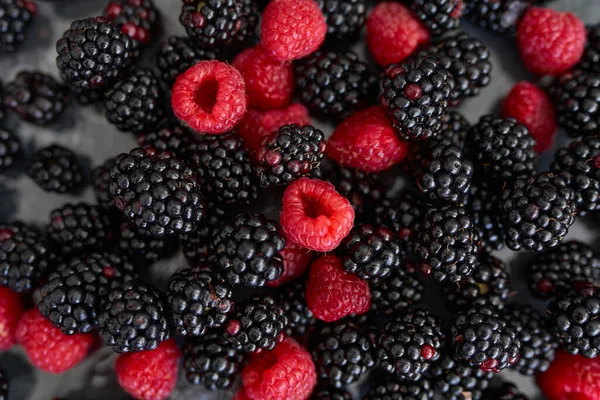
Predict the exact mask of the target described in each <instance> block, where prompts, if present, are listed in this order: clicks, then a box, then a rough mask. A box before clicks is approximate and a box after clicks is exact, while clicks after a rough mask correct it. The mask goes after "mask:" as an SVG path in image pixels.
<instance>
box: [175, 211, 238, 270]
mask: <svg viewBox="0 0 600 400" xmlns="http://www.w3.org/2000/svg"><path fill="white" fill-rule="evenodd" d="M205 214H206V218H205V219H204V223H203V224H201V225H200V226H198V227H197V228H196V230H194V231H192V232H190V233H186V234H185V235H181V250H182V251H183V255H184V256H185V258H186V260H187V261H188V263H189V264H190V265H198V264H203V263H206V262H207V261H209V260H210V261H211V262H213V261H214V256H212V255H211V254H209V253H210V251H209V242H210V238H211V235H212V233H213V231H214V230H215V229H216V228H217V227H218V226H220V225H221V224H222V223H223V222H224V221H225V220H226V219H228V218H230V217H231V216H230V215H228V213H227V212H226V211H225V209H224V208H222V207H221V206H220V205H218V204H215V203H214V202H213V201H211V200H209V201H207V203H206V205H205Z"/></svg>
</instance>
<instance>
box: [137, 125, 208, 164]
mask: <svg viewBox="0 0 600 400" xmlns="http://www.w3.org/2000/svg"><path fill="white" fill-rule="evenodd" d="M195 140H196V139H195V137H194V136H193V134H192V133H191V132H189V131H188V130H186V129H185V128H184V127H181V126H179V125H177V124H174V123H171V122H168V121H167V122H165V123H164V124H163V125H162V126H160V127H159V128H158V129H152V130H151V131H150V132H144V133H141V134H139V135H137V142H138V144H139V146H140V147H146V146H151V147H154V148H155V149H156V150H157V151H159V152H163V151H170V152H171V153H173V155H174V156H175V157H178V158H180V159H182V160H186V159H187V158H188V153H187V151H188V150H189V147H190V144H191V143H192V142H194V141H195Z"/></svg>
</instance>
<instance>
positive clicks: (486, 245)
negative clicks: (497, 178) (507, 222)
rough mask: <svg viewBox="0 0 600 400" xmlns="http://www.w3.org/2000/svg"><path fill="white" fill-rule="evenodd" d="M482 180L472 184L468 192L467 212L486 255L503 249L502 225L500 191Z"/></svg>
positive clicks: (492, 184)
mask: <svg viewBox="0 0 600 400" xmlns="http://www.w3.org/2000/svg"><path fill="white" fill-rule="evenodd" d="M495 186H496V185H495V184H494V183H493V182H492V183H489V182H487V181H484V180H483V179H478V180H476V181H474V182H473V184H472V185H471V189H470V190H469V201H468V203H467V206H466V208H467V211H468V212H469V213H470V214H471V216H472V217H473V222H474V223H475V226H476V227H477V228H479V233H480V239H481V247H482V249H483V250H485V251H487V252H488V253H490V252H493V251H499V250H502V249H503V248H504V226H503V225H502V217H501V215H500V214H501V208H500V198H501V191H500V190H499V189H498V188H496V187H495Z"/></svg>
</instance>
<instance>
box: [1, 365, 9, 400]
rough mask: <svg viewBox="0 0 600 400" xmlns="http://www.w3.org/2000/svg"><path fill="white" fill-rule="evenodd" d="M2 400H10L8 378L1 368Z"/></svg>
mask: <svg viewBox="0 0 600 400" xmlns="http://www.w3.org/2000/svg"><path fill="white" fill-rule="evenodd" d="M0 400H8V378H7V377H6V374H5V372H4V371H2V370H0Z"/></svg>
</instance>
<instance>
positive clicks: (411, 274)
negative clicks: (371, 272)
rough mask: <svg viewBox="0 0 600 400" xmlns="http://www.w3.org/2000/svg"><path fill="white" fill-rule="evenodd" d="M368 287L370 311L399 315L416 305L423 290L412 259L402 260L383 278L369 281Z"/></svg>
mask: <svg viewBox="0 0 600 400" xmlns="http://www.w3.org/2000/svg"><path fill="white" fill-rule="evenodd" d="M369 288H370V289H371V311H373V312H376V313H379V314H383V315H386V316H393V315H401V314H402V313H403V312H405V311H406V310H408V309H410V308H411V307H413V306H415V305H417V304H418V303H419V301H421V298H422V297H423V292H424V290H425V288H424V286H423V283H422V282H421V279H420V276H419V275H418V273H417V266H416V265H415V263H414V262H412V261H403V262H402V265H400V267H399V268H395V269H393V270H392V272H391V274H390V275H389V276H387V277H385V278H381V279H373V280H371V281H369Z"/></svg>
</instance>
